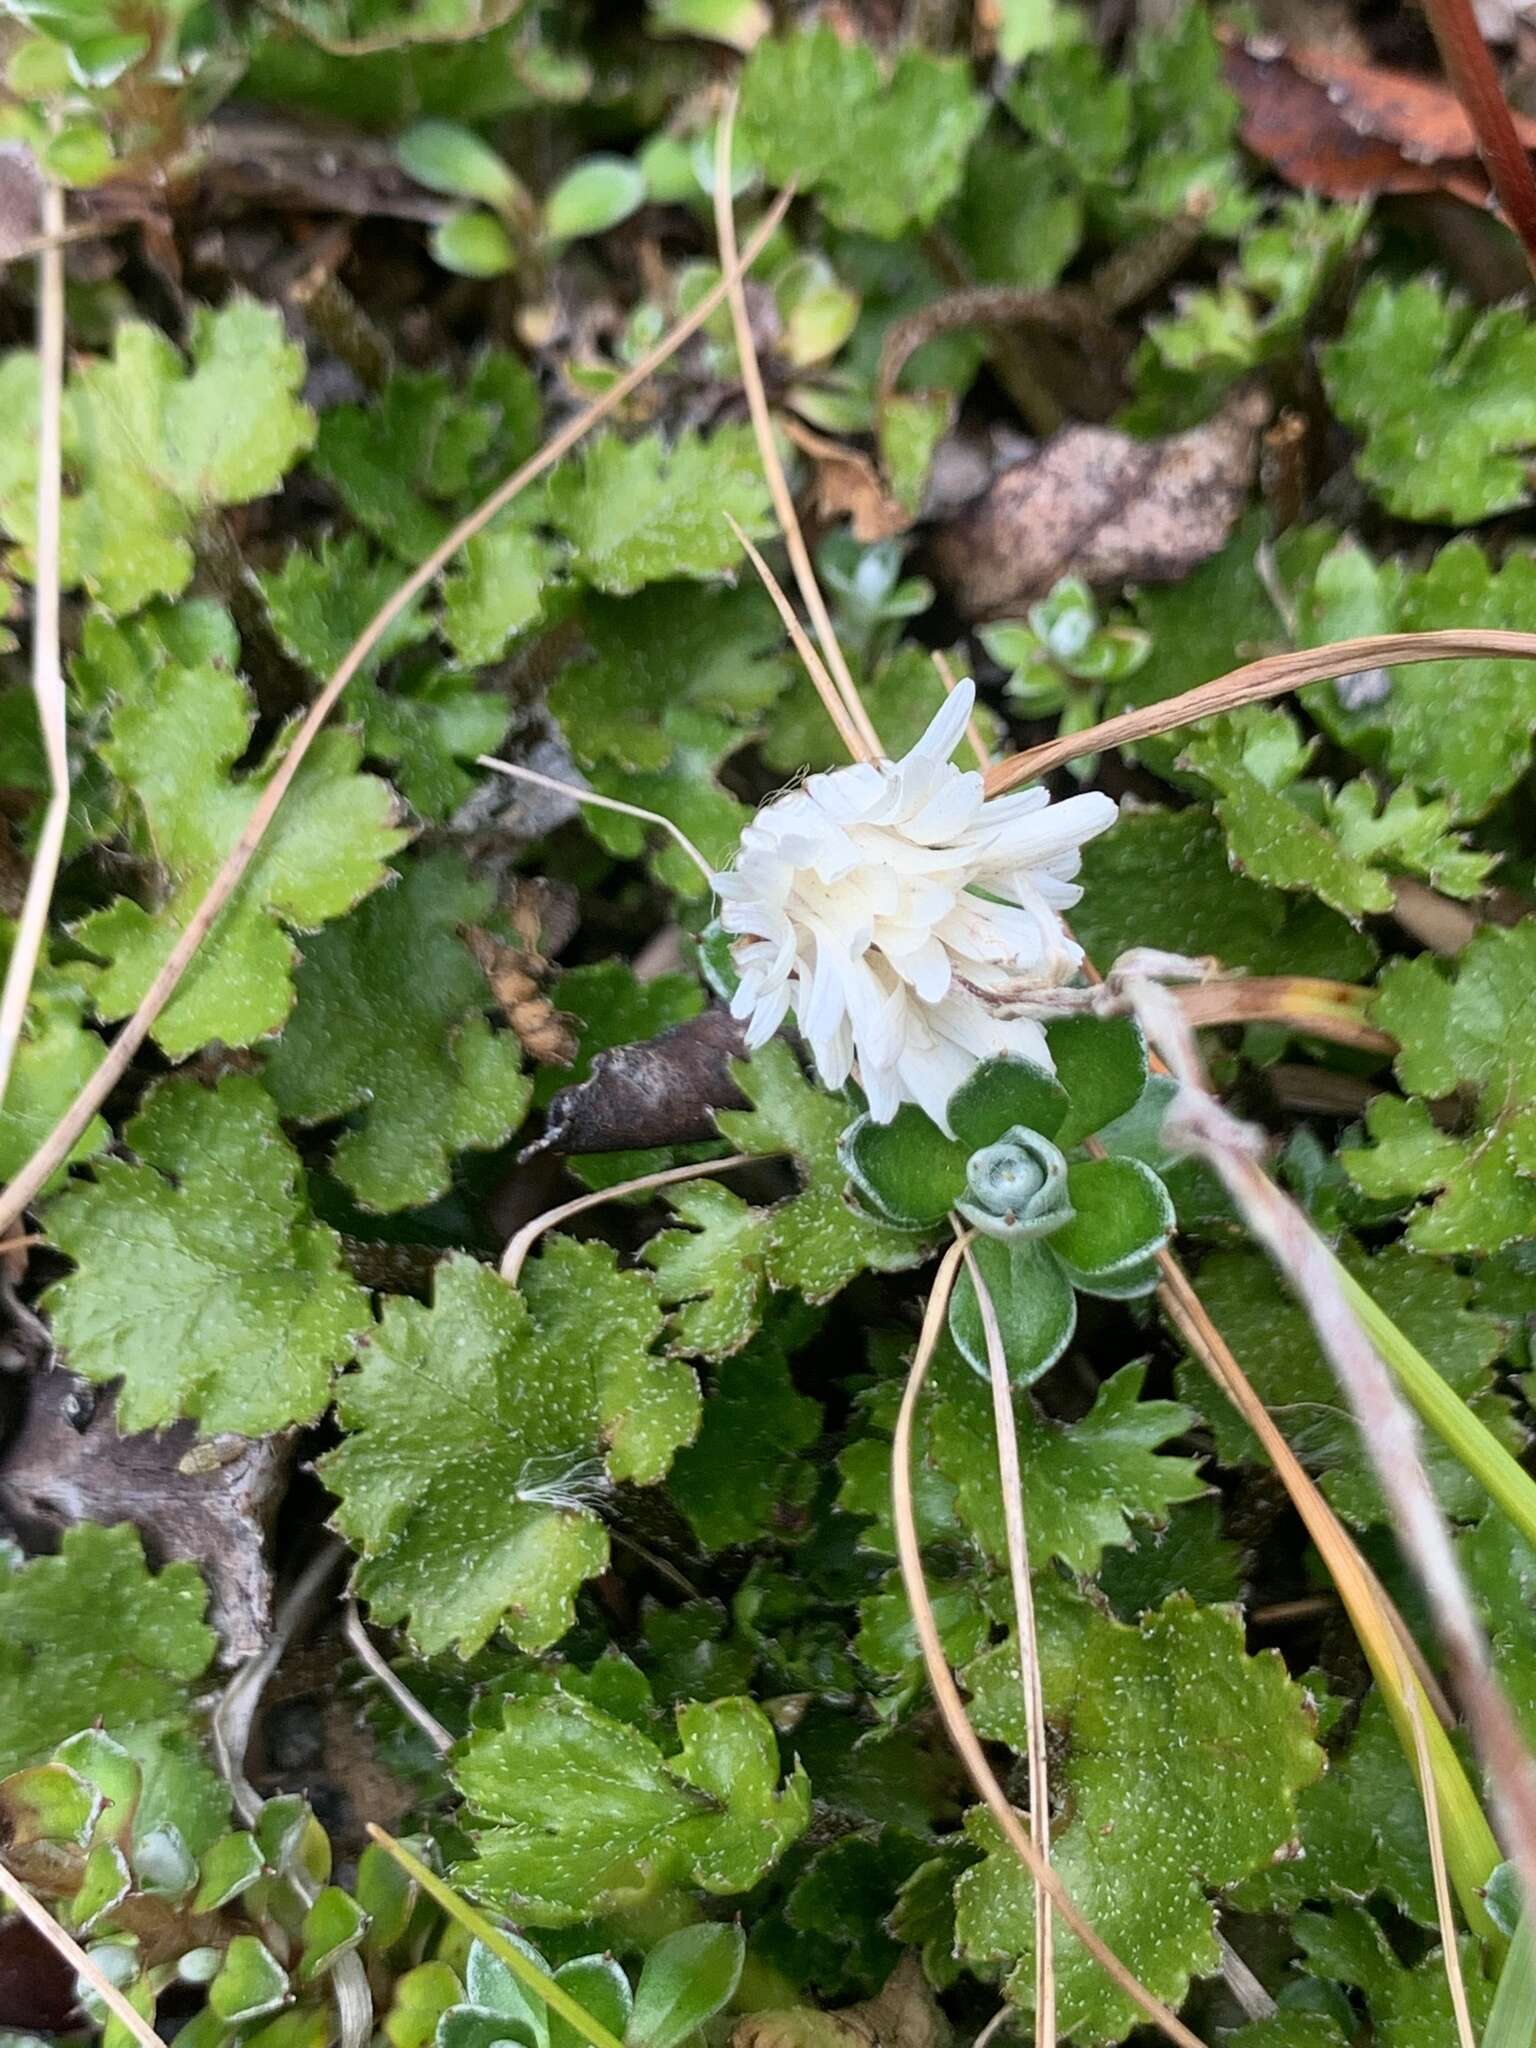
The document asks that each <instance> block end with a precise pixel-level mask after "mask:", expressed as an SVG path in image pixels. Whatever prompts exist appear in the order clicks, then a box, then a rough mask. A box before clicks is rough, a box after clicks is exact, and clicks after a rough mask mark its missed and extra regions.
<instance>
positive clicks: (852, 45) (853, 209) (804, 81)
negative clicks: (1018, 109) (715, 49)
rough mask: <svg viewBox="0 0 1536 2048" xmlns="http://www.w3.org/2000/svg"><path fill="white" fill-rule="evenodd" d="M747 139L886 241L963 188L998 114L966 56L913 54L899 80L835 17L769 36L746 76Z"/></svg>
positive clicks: (828, 208)
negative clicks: (974, 150)
mask: <svg viewBox="0 0 1536 2048" xmlns="http://www.w3.org/2000/svg"><path fill="white" fill-rule="evenodd" d="M741 95H742V97H741V121H740V134H741V141H742V147H743V149H745V150H746V151H747V152H748V153H749V154H750V155H751V156H752V157H753V158H754V159H755V160H756V161H757V162H758V163H760V164H761V165H762V167H763V169H764V171H765V172H766V173H767V175H768V176H769V177H770V178H771V179H773V180H774V181H775V182H776V183H779V184H785V183H788V182H789V181H790V180H794V181H795V182H796V183H797V184H798V185H799V186H800V187H801V189H802V190H804V189H806V188H810V189H813V190H815V191H817V192H819V193H820V195H821V202H822V207H823V209H824V211H825V212H826V215H827V217H828V219H829V220H832V221H835V222H836V223H837V224H838V226H839V227H846V228H855V229H860V230H862V231H863V232H864V233H866V234H871V235H880V236H883V237H885V238H886V239H890V238H891V237H893V236H896V235H899V234H901V233H902V231H903V230H904V229H905V228H907V227H909V226H911V225H912V224H913V223H914V222H918V223H922V224H923V225H927V224H928V223H930V222H931V221H932V220H933V219H934V217H935V215H936V214H937V213H938V212H939V210H940V209H941V208H942V207H943V206H944V205H945V203H946V202H947V201H948V200H949V199H951V198H952V197H953V196H954V193H955V191H956V189H957V188H958V186H959V183H960V175H961V171H962V169H963V167H964V163H965V157H966V152H967V151H968V150H969V148H970V146H971V143H972V142H973V141H974V140H975V138H976V135H977V133H978V132H979V130H980V128H981V125H982V122H983V120H984V119H985V118H986V106H985V102H984V101H983V100H982V99H981V98H980V96H979V95H978V94H977V93H976V92H974V91H973V90H972V87H971V82H970V74H969V68H968V67H967V66H966V65H965V64H964V63H963V62H962V61H961V60H960V59H958V58H948V57H935V56H933V55H931V54H930V53H929V52H928V51H926V50H921V49H915V48H910V49H906V50H903V51H902V52H901V54H900V56H899V57H898V58H897V60H896V63H895V65H894V67H893V69H892V71H891V74H890V76H889V78H888V79H882V77H881V75H880V66H879V64H878V63H877V62H876V59H875V55H874V52H873V51H872V50H871V49H870V48H869V47H868V45H867V44H864V43H856V42H849V43H845V42H843V41H841V40H840V39H839V37H838V36H837V34H836V33H835V32H834V30H833V29H832V28H831V27H830V26H829V25H827V24H826V23H821V24H819V25H818V26H817V27H815V28H811V29H801V30H799V31H797V32H795V33H793V34H791V35H787V36H783V37H778V38H774V39H771V40H770V39H765V40H764V41H762V42H760V43H759V44H758V45H757V47H756V48H755V49H754V50H753V52H752V55H751V56H750V57H749V58H748V60H747V65H746V69H745V71H744V72H743V74H742V81H741Z"/></svg>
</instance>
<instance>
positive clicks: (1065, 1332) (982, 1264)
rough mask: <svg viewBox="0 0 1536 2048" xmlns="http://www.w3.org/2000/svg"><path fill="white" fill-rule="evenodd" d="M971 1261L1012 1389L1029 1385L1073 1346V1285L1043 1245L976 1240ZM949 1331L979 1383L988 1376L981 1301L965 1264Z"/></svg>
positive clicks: (953, 1298) (951, 1307)
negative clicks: (988, 1300) (988, 1299)
mask: <svg viewBox="0 0 1536 2048" xmlns="http://www.w3.org/2000/svg"><path fill="white" fill-rule="evenodd" d="M972 1257H973V1258H974V1259H975V1261H976V1264H977V1266H978V1267H979V1268H980V1269H981V1277H982V1280H983V1281H984V1283H985V1285H986V1289H987V1292H988V1294H989V1295H990V1296H991V1298H992V1307H993V1310H994V1311H995V1313H996V1316H997V1324H998V1331H999V1334H1000V1336H1001V1338H1002V1345H1003V1355H1004V1357H1005V1358H1006V1360H1007V1362H1008V1378H1009V1380H1010V1381H1011V1382H1012V1384H1013V1385H1014V1386H1015V1387H1029V1386H1033V1385H1034V1383H1035V1381H1036V1380H1037V1379H1039V1378H1040V1377H1041V1375H1042V1374H1044V1373H1047V1372H1049V1371H1050V1369H1051V1367H1052V1366H1053V1365H1054V1364H1055V1363H1056V1361H1057V1359H1058V1358H1060V1356H1061V1354H1062V1353H1063V1351H1065V1350H1066V1348H1067V1346H1068V1345H1069V1344H1070V1343H1071V1342H1072V1333H1073V1332H1074V1331H1075V1330H1076V1328H1077V1296H1076V1295H1075V1294H1074V1293H1073V1291H1072V1282H1071V1281H1070V1280H1069V1279H1068V1277H1067V1275H1066V1273H1065V1272H1064V1271H1063V1270H1062V1268H1061V1266H1060V1265H1058V1263H1057V1262H1056V1260H1055V1259H1054V1258H1053V1257H1052V1256H1051V1253H1050V1251H1049V1250H1048V1249H1047V1248H1046V1246H1045V1245H1044V1244H1041V1243H1037V1242H1036V1241H1035V1240H1033V1239H1024V1240H1023V1241H1013V1242H1007V1241H1004V1240H1003V1239H1001V1238H996V1237H981V1238H978V1239H977V1241H976V1243H975V1244H974V1245H973V1247H972ZM949 1330H950V1335H951V1336H952V1337H953V1338H954V1340H955V1343H956V1345H957V1346H958V1347H959V1350H960V1353H961V1355H962V1357H963V1358H964V1359H965V1361H966V1363H967V1365H969V1366H970V1368H971V1370H972V1371H973V1372H976V1373H979V1374H980V1375H981V1376H982V1378H983V1379H985V1378H988V1377H989V1376H990V1373H991V1364H990V1361H989V1358H988V1354H987V1338H986V1329H985V1326H984V1324H983V1322H982V1319H981V1301H980V1298H979V1296H978V1295H977V1292H976V1286H975V1282H974V1281H973V1280H972V1278H971V1274H970V1268H969V1265H967V1266H965V1267H962V1269H961V1272H960V1276H959V1278H958V1280H957V1281H956V1283H955V1291H954V1293H953V1295H952V1296H951V1297H950V1303H949Z"/></svg>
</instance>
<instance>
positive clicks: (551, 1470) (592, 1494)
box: [512, 1451, 613, 1514]
mask: <svg viewBox="0 0 1536 2048" xmlns="http://www.w3.org/2000/svg"><path fill="white" fill-rule="evenodd" d="M612 1491H613V1482H612V1480H611V1479H610V1478H609V1477H608V1474H607V1472H606V1470H605V1469H604V1466H603V1461H602V1459H601V1458H572V1457H570V1456H569V1455H567V1454H564V1453H561V1452H559V1451H545V1452H540V1453H539V1454H538V1455H537V1456H535V1457H532V1458H529V1459H528V1460H527V1462H526V1463H525V1464H524V1466H523V1469H522V1471H521V1472H519V1473H518V1475H517V1484H516V1486H515V1487H514V1488H513V1489H512V1498H513V1499H514V1500H515V1501H518V1502H520V1503H521V1504H522V1505H523V1506H524V1507H543V1508H563V1509H565V1510H566V1511H568V1512H569V1513H572V1514H578V1513H583V1512H587V1513H590V1512H592V1511H594V1510H595V1509H596V1507H597V1505H598V1503H599V1502H600V1501H601V1500H602V1499H603V1497H604V1496H605V1495H606V1494H610V1493H612Z"/></svg>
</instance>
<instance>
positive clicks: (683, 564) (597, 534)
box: [545, 426, 773, 597]
mask: <svg viewBox="0 0 1536 2048" xmlns="http://www.w3.org/2000/svg"><path fill="white" fill-rule="evenodd" d="M727 512H729V513H730V515H731V517H732V518H733V519H735V521H736V522H737V524H738V525H739V526H740V527H741V528H742V530H743V532H745V533H746V534H747V535H748V536H749V537H750V538H752V539H753V540H762V539H764V538H766V536H767V535H768V534H770V533H771V532H772V531H773V518H772V513H771V510H770V507H769V502H768V486H767V485H766V483H764V481H763V472H762V465H761V463H760V462H759V460H758V455H757V444H756V443H755V442H754V440H753V439H752V430H751V428H750V427H745V426H740V427H721V428H719V429H718V430H717V431H716V432H715V433H713V434H712V435H710V437H709V439H708V440H704V439H701V437H700V436H699V435H697V434H693V433H685V434H682V435H680V436H679V437H678V439H677V440H676V441H674V442H672V443H671V445H670V446H669V445H668V444H667V443H666V442H664V441H663V440H662V439H661V438H660V436H659V435H656V434H649V435H647V436H646V437H645V439H644V440H640V441H621V440H620V439H619V437H618V436H617V435H616V434H606V435H604V436H602V437H601V438H600V439H599V440H596V441H591V442H588V443H587V445H586V447H585V448H584V449H583V450H582V453H581V456H580V457H579V459H578V460H576V461H574V462H572V463H568V464H566V465H565V466H563V467H562V468H560V469H558V470H557V471H556V472H555V474H554V476H553V477H552V478H551V480H550V483H549V486H548V488H547V490H546V492H545V513H546V516H547V517H548V519H549V520H550V522H551V524H553V525H554V526H556V527H558V528H559V529H560V531H561V532H562V533H564V535H565V536H566V538H567V539H568V540H569V542H570V544H571V550H572V567H573V568H574V570H575V571H576V573H577V574H578V575H579V576H580V577H582V579H583V580H584V581H585V582H587V583H590V584H592V585H593V587H594V588H595V589H598V590H602V591H606V592H607V593H608V594H609V595H610V596H616V597H621V596H623V595H624V594H625V593H626V592H628V591H633V590H639V589H640V587H641V586H642V585H643V584H646V583H661V582H664V581H665V580H666V579H667V578H668V577H671V576H692V577H697V578H700V579H708V578H711V577H716V576H724V575H726V574H728V573H729V572H730V571H731V570H732V569H734V568H735V567H736V565H737V563H738V562H740V560H741V544H740V542H739V541H738V540H737V539H736V536H735V535H734V534H733V533H732V532H731V529H730V527H729V526H728V525H727V524H726V521H725V514H726V513H727Z"/></svg>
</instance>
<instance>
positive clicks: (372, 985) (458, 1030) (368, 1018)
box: [267, 853, 532, 1209]
mask: <svg viewBox="0 0 1536 2048" xmlns="http://www.w3.org/2000/svg"><path fill="white" fill-rule="evenodd" d="M494 907H495V890H494V889H493V888H492V886H491V885H490V883H488V882H478V881H475V880H474V879H473V878H472V877H471V876H470V875H469V873H468V872H467V871H466V869H465V868H464V867H463V866H462V864H461V863H460V862H459V861H458V860H457V859H456V857H455V856H454V855H452V854H450V853H435V854H430V855H426V856H424V857H422V858H421V859H418V860H414V861H412V862H410V863H409V864H408V865H407V867H406V868H405V870H404V872H403V874H402V875H401V877H400V880H399V882H398V883H397V884H396V886H395V887H394V888H392V889H381V890H380V891H379V892H378V894H377V895H375V896H373V897H371V898H370V899H369V900H368V902H366V903H364V904H363V905H361V906H360V908H359V909H358V910H357V911H356V912H355V914H354V915H353V916H351V917H349V918H347V919H345V920H344V921H343V922H341V923H340V924H336V925H333V926H332V927H331V928H330V929H329V930H328V931H325V932H322V933H320V934H319V935H318V936H317V937H316V938H314V939H312V940H310V941H309V942H308V944H307V945H306V946H305V947H304V949H303V961H302V964H301V965H300V968H299V971H298V976H297V984H298V991H299V999H298V1003H297V1005H296V1007H295V1009H294V1013H293V1015H292V1017H291V1018H290V1019H289V1021H288V1024H287V1027H286V1028H285V1030H284V1032H283V1035H282V1037H281V1039H279V1041H278V1043H277V1046H276V1048H275V1049H274V1051H273V1053H272V1056H271V1058H270V1060H269V1061H268V1063H267V1085H268V1087H269V1088H270V1089H271V1090H272V1093H273V1095H274V1096H275V1098H276V1100H277V1104H278V1107H279V1108H280V1109H281V1110H282V1112H283V1115H284V1116H285V1117H290V1118H293V1119H294V1120H296V1121H297V1122H299V1123H308V1124H313V1123H324V1122H326V1121H328V1120H329V1119H330V1118H332V1117H339V1116H343V1115H346V1114H347V1113H349V1112H352V1111H356V1112H358V1113H359V1115H358V1120H357V1121H356V1122H354V1124H353V1125H352V1127H351V1128H350V1129H349V1130H348V1131H346V1132H345V1133H344V1134H343V1136H342V1138H341V1139H340V1141H339V1143H338V1144H337V1146H336V1151H335V1155H334V1158H333V1161H332V1165H333V1168H334V1171H335V1172H336V1173H337V1174H338V1175H339V1177H340V1178H341V1179H342V1180H343V1181H344V1182H345V1183H346V1185H347V1186H348V1187H349V1188H350V1189H351V1190H352V1192H353V1194H354V1195H356V1197H357V1198H358V1200H359V1201H360V1202H361V1203H362V1204H363V1206H364V1207H365V1208H369V1209H403V1208H409V1207H414V1206H418V1205H420V1204H422V1203H425V1202H430V1201H431V1200H433V1199H434V1197H436V1196H437V1195H440V1194H442V1193H443V1192H444V1190H445V1189H446V1188H447V1187H448V1185H449V1183H450V1181H451V1179H452V1174H453V1158H454V1155H455V1154H456V1153H458V1152H462V1151H465V1150H467V1149H469V1148H471V1147H474V1148H476V1149H479V1150H482V1151H484V1150H489V1149H491V1148H492V1147H494V1146H497V1145H500V1144H503V1143H504V1142H505V1140H506V1139H507V1138H508V1137H509V1136H510V1135H511V1133H512V1132H513V1131H514V1130H515V1129H516V1128H517V1125H518V1124H519V1123H520V1122H521V1121H522V1118H523V1115H524V1112H525V1111H526V1109H527V1107H528V1100H529V1096H530V1094H531V1092H532V1083H531V1081H530V1080H529V1078H528V1076H527V1075H526V1074H524V1072H523V1070H522V1052H521V1048H520V1047H519V1045H518V1042H517V1039H516V1037H515V1036H514V1035H513V1034H512V1033H510V1032H504V1031H503V1032H492V1030H491V1028H490V1025H489V1024H488V1022H487V1021H486V1014H485V1013H486V1009H487V1007H488V1005H489V1002H490V995H489V991H488V989H487V987H486V981H485V976H484V974H483V972H482V971H481V969H480V967H479V966H478V965H477V964H476V962H475V960H474V959H473V957H472V956H471V954H470V952H469V950H468V948H467V947H466V946H465V944H464V941H463V938H462V930H463V928H464V927H465V926H466V925H478V924H483V923H484V922H485V921H486V920H487V919H488V918H489V917H490V916H491V914H492V912H493V910H494ZM402 968H404V969H405V971H404V972H402Z"/></svg>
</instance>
